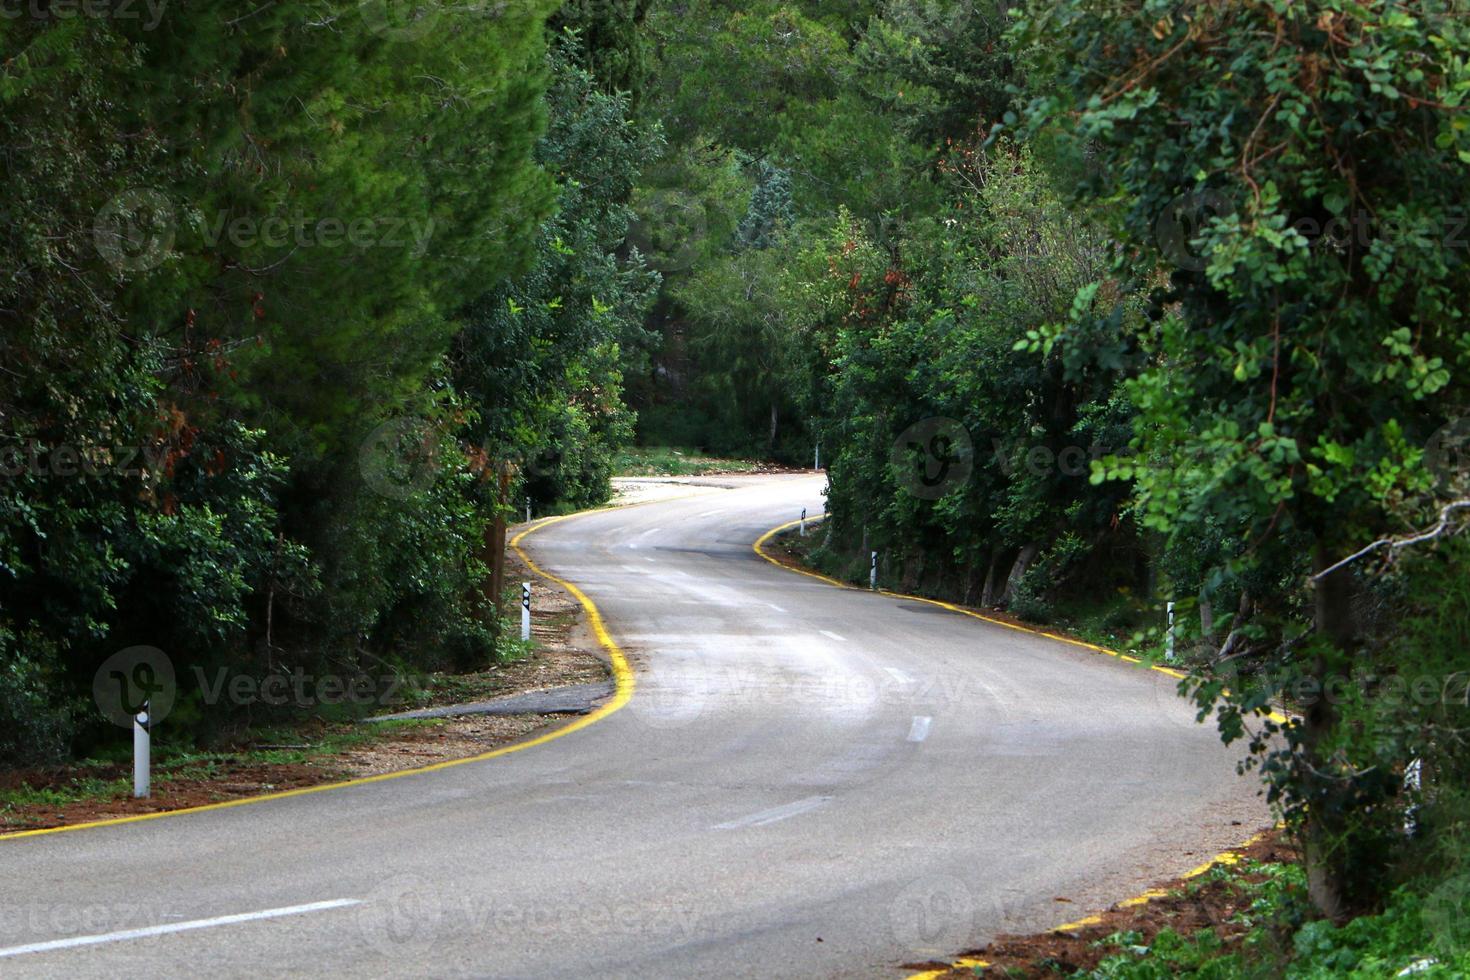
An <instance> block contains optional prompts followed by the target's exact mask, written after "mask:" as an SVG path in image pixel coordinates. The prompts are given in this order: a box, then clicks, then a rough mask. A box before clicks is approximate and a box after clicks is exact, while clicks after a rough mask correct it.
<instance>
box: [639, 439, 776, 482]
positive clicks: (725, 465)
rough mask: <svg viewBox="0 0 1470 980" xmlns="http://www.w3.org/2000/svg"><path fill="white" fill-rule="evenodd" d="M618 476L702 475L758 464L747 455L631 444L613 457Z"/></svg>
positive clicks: (755, 467) (743, 470)
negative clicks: (706, 453) (723, 456)
mask: <svg viewBox="0 0 1470 980" xmlns="http://www.w3.org/2000/svg"><path fill="white" fill-rule="evenodd" d="M613 465H614V469H615V472H616V474H617V475H618V476H704V475H707V474H710V473H754V472H756V471H757V470H759V469H760V466H761V464H760V463H757V462H755V461H753V460H748V459H720V458H719V457H715V456H704V455H701V454H699V453H698V452H695V451H694V450H692V449H686V448H683V447H678V446H630V447H628V448H626V449H623V450H621V451H619V453H618V454H617V457H616V459H615V460H614V464H613Z"/></svg>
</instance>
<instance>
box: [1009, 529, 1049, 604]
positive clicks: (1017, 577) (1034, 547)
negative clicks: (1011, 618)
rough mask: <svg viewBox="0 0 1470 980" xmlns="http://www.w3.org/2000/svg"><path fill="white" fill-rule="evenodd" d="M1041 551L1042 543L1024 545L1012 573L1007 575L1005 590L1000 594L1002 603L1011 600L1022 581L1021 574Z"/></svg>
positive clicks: (1012, 567)
mask: <svg viewBox="0 0 1470 980" xmlns="http://www.w3.org/2000/svg"><path fill="white" fill-rule="evenodd" d="M1040 553H1041V545H1039V544H1036V543H1035V542H1032V543H1031V544H1028V545H1026V546H1024V547H1023V548H1022V549H1021V551H1020V553H1019V554H1017V555H1016V561H1015V564H1013V565H1012V566H1011V573H1010V574H1009V575H1007V576H1006V587H1005V591H1004V592H1002V593H1001V594H1000V604H1001V605H1005V604H1006V603H1007V602H1010V601H1011V595H1012V593H1014V592H1015V591H1016V583H1018V582H1020V581H1021V576H1022V575H1025V574H1026V569H1028V568H1030V567H1031V563H1032V562H1033V561H1035V560H1036V556H1037V555H1038V554H1040Z"/></svg>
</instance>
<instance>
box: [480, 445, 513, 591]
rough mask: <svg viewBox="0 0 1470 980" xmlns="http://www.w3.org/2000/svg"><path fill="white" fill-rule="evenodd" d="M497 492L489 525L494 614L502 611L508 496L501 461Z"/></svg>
mask: <svg viewBox="0 0 1470 980" xmlns="http://www.w3.org/2000/svg"><path fill="white" fill-rule="evenodd" d="M499 470H500V485H499V488H498V489H499V493H497V494H496V505H497V506H496V508H495V520H494V521H493V522H492V523H491V526H490V540H489V541H488V542H486V543H487V544H488V546H489V552H490V608H491V609H494V610H495V613H496V615H500V614H501V613H503V612H504V610H502V609H501V608H500V602H501V599H502V597H503V596H504V595H505V505H506V503H507V502H508V498H509V497H510V467H509V466H508V465H506V464H504V463H502V464H501V465H500V467H499Z"/></svg>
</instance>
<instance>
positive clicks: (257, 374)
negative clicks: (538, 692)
mask: <svg viewBox="0 0 1470 980" xmlns="http://www.w3.org/2000/svg"><path fill="white" fill-rule="evenodd" d="M553 9H554V8H553V5H552V4H550V3H547V4H534V3H527V4H518V5H515V6H514V7H512V8H507V10H506V11H503V12H500V13H496V14H494V15H492V14H491V13H489V12H486V11H480V10H468V9H467V10H458V9H456V10H454V11H450V10H449V9H448V8H445V9H437V8H436V9H434V10H427V9H425V10H419V11H417V12H416V13H415V14H414V15H413V17H412V18H411V19H408V20H399V19H397V16H398V13H399V12H398V10H397V9H396V5H384V4H359V3H355V2H341V3H326V4H313V5H308V6H300V5H298V6H291V5H286V6H284V7H280V6H278V7H272V8H269V9H264V10H260V11H256V12H253V13H252V14H250V15H249V17H246V18H241V17H239V16H238V14H239V11H238V10H237V9H236V8H234V7H233V6H232V5H229V4H223V3H208V4H195V5H191V6H190V7H189V8H188V9H187V10H184V9H169V10H167V11H166V12H165V13H164V15H163V16H162V17H161V19H159V20H158V22H157V23H156V24H155V23H150V22H147V21H144V20H141V19H136V18H127V17H121V16H119V17H115V18H107V19H102V18H92V17H60V16H58V17H55V18H50V17H46V16H36V17H25V18H6V19H5V21H4V23H3V25H0V30H3V32H4V33H3V35H0V47H3V50H4V53H5V57H4V61H3V64H4V68H3V70H0V100H3V106H4V108H3V114H0V138H3V140H4V143H5V146H6V152H5V154H4V164H3V166H4V173H5V187H6V190H5V205H4V210H5V217H6V221H5V223H4V225H5V231H4V238H3V245H0V247H3V248H4V250H5V255H4V258H3V261H0V266H3V267H4V268H5V269H6V271H7V274H6V277H5V281H4V285H3V286H0V290H3V301H0V318H3V320H4V333H3V338H0V369H3V372H4V374H5V376H6V378H7V383H6V385H5V388H4V394H3V396H0V398H3V402H0V420H3V433H0V450H3V453H4V460H3V462H4V468H5V471H4V484H3V493H0V661H3V662H4V664H5V671H6V675H7V680H8V681H9V683H7V684H6V685H5V687H4V691H3V694H0V728H3V729H4V730H5V732H6V736H5V738H6V739H7V741H6V742H5V743H4V744H3V745H0V755H3V757H4V758H6V759H9V760H12V761H29V760H43V759H48V758H55V757H58V756H60V755H61V754H63V753H64V752H65V751H66V750H67V748H68V744H69V743H71V744H74V745H75V746H78V747H85V745H86V744H87V743H88V742H89V741H90V740H91V739H93V738H95V737H98V736H100V735H102V734H103V733H104V732H105V729H104V728H99V726H98V723H96V722H94V721H93V720H92V719H93V718H95V714H94V713H93V712H91V711H84V710H82V705H83V704H84V703H85V699H86V698H87V697H88V695H89V694H90V691H91V686H92V683H93V677H94V674H96V672H97V670H98V667H99V665H101V664H102V663H103V662H104V661H105V660H107V658H108V657H109V656H110V655H112V654H113V653H115V652H116V651H118V650H120V649H122V648H124V647H133V646H137V645H146V646H150V647H155V648H157V649H159V650H161V651H163V653H164V654H165V655H166V656H167V657H168V658H169V660H170V661H171V662H172V666H173V669H174V672H175V676H176V677H177V678H178V679H179V682H180V689H181V698H180V703H179V704H178V705H177V706H176V707H175V709H174V713H173V723H174V725H175V727H176V728H183V729H186V730H187V729H188V728H190V727H192V728H194V729H196V730H197V731H199V732H201V733H205V734H207V733H208V732H210V731H214V730H218V729H220V728H222V727H224V728H227V727H230V726H233V725H236V724H238V723H240V722H242V721H244V720H247V719H248V717H250V715H251V713H252V711H254V712H256V713H258V712H259V711H261V710H263V709H262V707H261V706H260V705H258V704H257V705H246V706H244V707H243V709H242V710H234V711H232V710H229V705H225V706H223V710H215V709H213V708H211V709H210V710H204V706H203V705H202V704H201V698H202V697H203V694H202V692H201V690H199V689H198V688H201V687H203V686H204V685H203V684H199V685H195V684H192V683H190V682H189V681H190V678H191V676H192V675H193V674H194V672H196V671H198V672H202V673H200V675H199V676H201V677H203V676H213V674H214V672H215V671H217V670H219V669H227V670H228V671H230V672H232V673H234V674H244V675H250V676H254V677H257V678H259V677H265V676H272V675H276V674H282V675H284V674H289V673H291V672H294V671H304V672H306V673H308V674H313V675H319V674H320V675H325V674H330V675H334V676H338V677H343V678H363V677H367V678H371V679H374V680H375V681H376V679H377V678H379V677H380V676H381V675H383V674H385V673H396V672H401V671H404V670H421V669H433V668H439V667H453V666H465V665H470V664H476V663H483V662H484V661H485V660H487V659H488V658H492V657H493V656H494V655H495V643H496V632H497V620H496V616H495V613H494V610H493V608H492V607H491V605H490V604H489V603H488V602H487V601H486V598H487V597H486V596H485V572H486V569H485V566H484V562H483V555H482V552H483V549H484V539H485V534H486V529H487V528H488V527H489V526H490V522H491V521H492V519H493V518H494V516H495V514H496V511H497V507H500V506H501V504H499V503H498V502H497V501H498V499H499V497H500V493H499V489H498V486H497V481H496V480H495V479H494V478H493V472H494V471H495V470H496V468H497V467H504V466H507V465H509V466H511V467H513V468H514V473H515V487H514V488H513V489H512V493H511V496H512V497H518V496H519V487H520V486H522V485H527V486H528V487H529V489H530V491H531V492H532V493H534V494H536V495H537V496H539V497H541V498H543V499H544V500H545V501H547V502H548V503H550V502H553V501H556V502H559V501H561V500H566V501H569V502H573V503H576V502H587V501H594V500H599V499H601V498H602V497H604V496H606V494H607V492H608V486H607V478H608V474H609V471H610V453H611V451H612V449H613V448H614V447H615V446H616V445H617V444H618V443H619V442H620V441H622V439H623V438H624V433H625V432H626V430H627V429H628V426H629V424H630V417H629V415H628V412H627V410H626V409H625V408H624V407H623V405H622V403H621V400H620V388H619V381H618V379H619V375H620V371H621V369H622V366H623V363H624V360H623V358H622V357H621V356H620V354H619V351H620V346H619V345H624V346H625V347H627V348H629V349H634V350H636V349H638V348H639V345H640V344H642V343H643V339H642V338H643V334H642V329H641V320H642V317H643V313H644V305H643V304H644V303H645V299H644V297H646V296H647V295H648V292H649V289H650V288H651V286H652V284H653V282H654V280H653V279H652V278H651V276H650V274H649V273H647V272H645V271H643V270H641V269H640V268H639V267H638V265H637V264H636V263H635V264H633V265H632V266H627V265H626V263H625V262H623V261H622V260H621V259H619V258H618V257H617V256H616V253H617V251H618V249H619V248H620V247H621V246H622V242H623V237H624V228H625V226H626V222H627V217H626V214H625V213H624V211H623V203H622V202H623V201H624V200H626V198H627V197H628V195H629V194H630V193H631V187H632V184H633V182H634V179H635V178H636V175H637V168H638V166H639V165H640V164H641V163H642V161H643V160H644V159H646V158H647V157H648V156H649V154H650V152H651V150H652V148H653V147H654V146H655V143H654V142H653V141H654V137H653V136H652V135H651V134H650V132H649V131H648V130H647V128H646V127H641V126H637V125H634V124H632V123H630V122H629V121H628V119H627V116H628V114H629V113H630V111H631V110H630V108H629V105H628V101H627V99H626V97H624V96H619V95H616V94H603V93H602V92H601V91H600V90H599V89H600V86H598V85H597V84H596V83H595V82H594V81H593V80H592V78H591V76H589V75H588V74H587V72H586V71H585V70H584V69H583V68H581V67H579V66H578V64H577V63H576V61H575V59H576V58H577V57H579V56H580V54H579V53H580V52H582V51H583V49H584V47H595V48H597V50H599V51H603V52H604V53H607V52H609V51H610V48H609V45H610V44H611V42H609V41H607V40H606V39H605V38H603V37H602V35H601V34H598V35H597V36H598V38H601V39H600V40H598V41H597V42H596V44H595V45H587V46H584V45H582V44H581V43H580V41H579V39H578V38H577V37H575V36H570V37H569V38H568V39H567V40H566V41H565V42H559V45H558V46H559V48H565V49H566V50H565V51H562V50H558V51H556V52H553V53H552V56H551V58H550V60H549V61H548V60H547V59H548V52H547V45H546V42H545V21H546V19H547V17H548V16H549V15H550V14H551V13H552V12H553ZM594 26H595V25H594ZM607 57H611V54H610V53H609V54H607ZM606 61H607V58H602V59H601V60H598V61H597V64H599V65H601V64H603V63H605V62H606ZM548 115H549V116H550V119H551V124H550V128H549V129H547V119H548ZM517 307H522V308H525V309H526V310H527V311H529V312H528V313H527V314H526V316H525V317H524V318H522V319H520V320H516V319H515V318H514V317H513V316H512V317H509V318H508V317H507V316H504V315H500V314H501V313H502V312H504V311H509V310H513V309H515V308H517ZM491 310H494V311H496V312H495V313H493V314H492V313H490V312H487V311H491ZM556 311H562V312H556ZM456 338H458V342H456ZM477 358H479V359H481V360H478V361H477V360H476V359H477ZM487 361H488V362H487ZM507 509H508V508H507Z"/></svg>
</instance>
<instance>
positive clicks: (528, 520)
mask: <svg viewBox="0 0 1470 980" xmlns="http://www.w3.org/2000/svg"><path fill="white" fill-rule="evenodd" d="M526 523H527V524H529V523H531V498H530V497H527V498H526Z"/></svg>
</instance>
